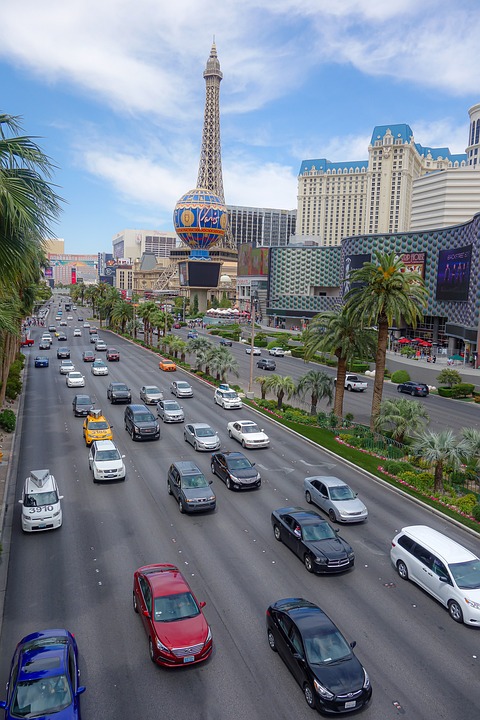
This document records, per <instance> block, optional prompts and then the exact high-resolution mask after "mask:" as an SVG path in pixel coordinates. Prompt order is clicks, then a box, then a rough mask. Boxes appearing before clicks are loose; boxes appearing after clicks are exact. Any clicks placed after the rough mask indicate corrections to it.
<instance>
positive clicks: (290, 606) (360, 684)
mask: <svg viewBox="0 0 480 720" xmlns="http://www.w3.org/2000/svg"><path fill="white" fill-rule="evenodd" d="M267 637H268V643H269V645H270V647H271V649H272V650H273V651H274V652H278V654H279V655H280V657H281V658H282V660H283V661H284V663H285V665H286V666H287V667H288V669H289V670H290V672H291V673H292V675H293V676H294V678H295V680H296V681H297V682H298V684H299V685H300V687H301V688H302V689H303V694H304V696H305V700H306V701H307V703H308V705H309V706H310V707H311V708H316V709H317V710H319V711H320V712H322V713H325V714H337V713H347V712H354V711H356V710H360V709H361V708H362V707H364V706H365V705H367V703H368V702H369V701H370V698H371V697H372V686H371V684H370V678H369V677H368V674H367V672H366V670H365V668H364V667H363V666H362V664H361V663H360V661H359V660H358V658H357V657H356V656H355V654H354V653H353V652H352V650H353V648H354V647H355V642H352V643H348V642H347V641H346V639H345V638H344V637H343V635H342V633H341V632H340V630H339V629H338V628H337V626H336V625H334V623H333V622H332V621H331V620H330V618H329V617H328V615H326V614H325V613H324V612H323V610H321V609H320V608H319V607H318V606H317V605H314V604H313V603H311V602H309V601H308V600H303V599H302V598H286V599H285V600H278V601H277V602H275V603H273V604H272V605H270V607H269V608H268V610H267Z"/></svg>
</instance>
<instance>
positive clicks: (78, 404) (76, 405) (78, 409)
mask: <svg viewBox="0 0 480 720" xmlns="http://www.w3.org/2000/svg"><path fill="white" fill-rule="evenodd" d="M72 405H73V414H74V415H75V417H86V416H87V415H88V411H89V410H91V409H92V408H93V406H94V405H95V403H94V402H93V400H92V398H91V397H90V395H75V397H74V398H73V401H72Z"/></svg>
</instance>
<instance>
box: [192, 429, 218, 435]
mask: <svg viewBox="0 0 480 720" xmlns="http://www.w3.org/2000/svg"><path fill="white" fill-rule="evenodd" d="M195 435H197V437H212V436H213V435H215V433H214V432H213V430H212V428H210V427H200V428H195Z"/></svg>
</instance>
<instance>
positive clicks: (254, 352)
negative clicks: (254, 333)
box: [245, 345, 262, 355]
mask: <svg viewBox="0 0 480 720" xmlns="http://www.w3.org/2000/svg"><path fill="white" fill-rule="evenodd" d="M245 352H246V353H247V355H261V354H262V351H261V350H260V348H259V347H256V346H254V347H253V350H252V346H251V345H249V346H248V347H247V348H246V349H245Z"/></svg>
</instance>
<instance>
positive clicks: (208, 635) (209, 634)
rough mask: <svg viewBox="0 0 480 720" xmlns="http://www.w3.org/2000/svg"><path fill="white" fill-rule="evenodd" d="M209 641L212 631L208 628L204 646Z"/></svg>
mask: <svg viewBox="0 0 480 720" xmlns="http://www.w3.org/2000/svg"><path fill="white" fill-rule="evenodd" d="M211 639H212V631H211V630H210V628H208V633H207V637H206V640H205V645H206V644H207V643H209V642H210V640H211Z"/></svg>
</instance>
